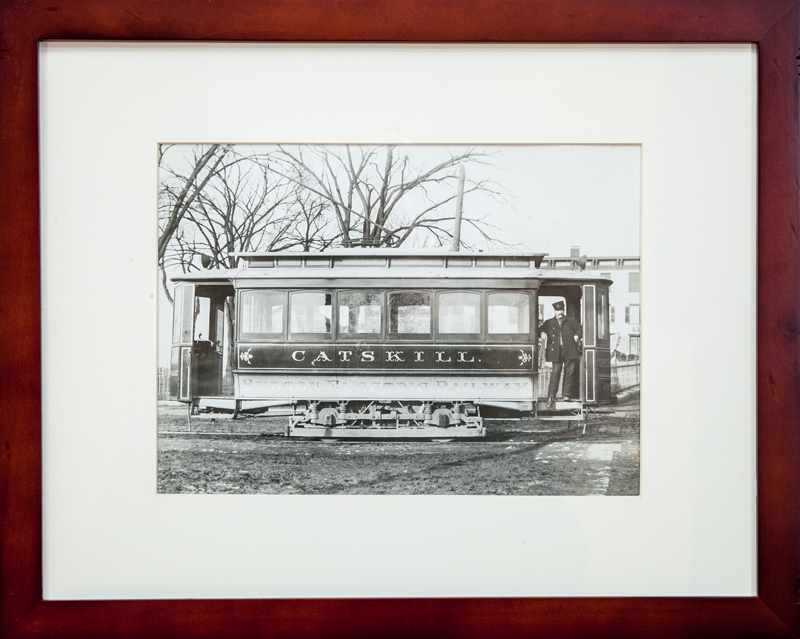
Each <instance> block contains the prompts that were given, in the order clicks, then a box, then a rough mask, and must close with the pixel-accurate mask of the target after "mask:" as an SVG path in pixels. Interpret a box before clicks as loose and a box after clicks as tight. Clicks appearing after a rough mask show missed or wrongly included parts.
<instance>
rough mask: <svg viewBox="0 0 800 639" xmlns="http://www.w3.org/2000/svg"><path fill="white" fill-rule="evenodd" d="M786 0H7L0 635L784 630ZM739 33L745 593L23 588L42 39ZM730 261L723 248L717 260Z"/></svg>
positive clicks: (793, 225) (517, 38) (37, 571)
mask: <svg viewBox="0 0 800 639" xmlns="http://www.w3.org/2000/svg"><path fill="white" fill-rule="evenodd" d="M798 4H799V2H798V0H774V1H771V2H764V1H762V0H729V1H728V2H726V3H720V2H718V1H716V0H701V1H694V0H652V1H648V0H627V1H626V0H623V1H622V2H620V1H619V0H531V1H530V2H526V3H511V2H504V1H501V2H494V1H492V0H453V1H450V2H441V3H431V4H428V3H425V2H424V1H423V0H389V1H387V2H374V3H365V2H363V1H361V2H359V1H358V0H345V1H344V2H342V3H329V2H326V1H325V0H297V1H293V2H284V3H270V4H267V3H263V2H261V1H260V0H230V1H229V2H226V3H211V2H209V3H199V4H195V3H190V2H188V1H185V0H177V1H172V2H165V3H151V2H147V1H146V0H119V1H115V2H113V3H109V2H104V1H103V0H83V1H81V2H76V1H74V0H73V1H69V0H53V1H51V2H45V1H44V0H29V1H25V2H23V1H22V0H9V2H6V3H5V4H4V5H3V7H2V8H0V21H1V22H2V24H3V28H2V35H0V39H2V42H1V43H0V95H2V101H3V103H2V108H0V130H2V131H3V135H2V137H0V167H2V173H0V174H2V175H3V180H2V182H1V183H0V193H2V199H0V202H2V208H0V210H2V211H3V215H4V220H3V221H4V224H2V226H1V227H0V228H1V229H2V230H0V233H2V247H3V251H2V256H1V257H0V260H2V272H3V278H2V281H1V282H0V287H2V288H0V299H2V300H3V320H4V329H5V330H4V332H3V334H4V338H5V340H4V341H5V358H4V359H5V362H6V366H5V369H4V372H3V375H2V380H0V384H2V387H1V388H2V391H1V392H0V402H2V408H3V409H4V410H3V413H2V414H3V416H4V418H3V450H2V454H3V463H2V464H0V535H1V537H0V562H1V563H0V582H2V594H1V595H0V597H1V601H0V605H1V606H2V623H3V631H2V632H3V634H4V635H5V636H10V637H34V636H35V637H46V636H59V637H104V636H113V637H137V636H159V637H193V638H197V637H211V636H236V637H246V636H263V635H268V636H291V637H302V636H315V637H320V636H347V637H360V636H364V637H374V636H398V637H399V636H437V637H438V636H453V637H485V636H530V635H540V634H547V635H548V636H564V637H578V636H586V635H587V633H590V634H591V635H592V636H609V637H611V636H614V637H641V636H649V637H676V636H682V637H695V636H696V637H700V636H709V635H713V636H717V637H764V636H769V637H781V636H785V637H791V636H796V635H797V633H798V632H800V622H799V621H798V605H797V583H798V574H800V573H799V569H800V561H799V558H800V552H799V550H800V526H798V508H799V507H800V505H799V503H800V489H799V488H800V487H799V486H798V484H799V483H800V481H799V475H800V474H799V473H798V470H797V469H798V468H799V467H800V463H799V462H800V454H799V453H800V445H799V444H800V431H798V428H797V424H798V423H799V422H800V419H799V418H800V398H799V397H798V393H797V388H798V387H800V379H798V377H800V370H799V368H798V364H797V362H798V338H799V337H800V324H799V322H798V315H800V300H798V297H799V296H800V290H799V289H800V287H799V286H798V282H800V251H798V248H799V246H798V245H799V244H800V239H799V233H800V229H798V224H799V223H800V222H799V221H798V188H797V176H798V169H800V161H799V160H798V129H800V125H799V124H798V92H797V87H798V78H797V64H796V60H795V56H796V55H797V53H798V48H799V42H800V39H799V37H798V28H799V21H798V17H799V11H798ZM52 39H85V40H122V41H125V40H148V41H153V40H171V41H243V42H244V41H273V42H291V41H300V42H310V41H317V42H336V41H348V42H358V41H363V42H464V43H467V42H470V43H477V42H494V43H502V42H514V43H522V42H538V43H545V42H559V43H565V42H579V43H585V42H592V43H596V42H610V43H620V42H630V43H634V42H702V43H713V42H755V43H757V45H758V50H759V74H758V110H759V113H758V136H759V139H758V225H757V227H758V277H757V281H758V309H757V310H758V355H757V359H758V382H757V383H758V428H757V440H758V454H757V463H758V524H757V530H758V596H757V597H744V598H719V597H710V598H699V597H679V598H650V597H648V598H622V597H613V598H559V597H553V598H504V599H501V598H486V599H452V598H446V599H324V600H180V601H163V600H161V601H71V602H67V601H43V600H42V550H41V549H42V509H41V506H42V494H41V487H42V476H41V474H42V469H41V460H42V451H41V446H42V437H41V411H42V406H41V343H40V336H41V302H40V293H41V288H40V245H39V229H40V222H39V197H40V193H39V138H38V57H37V53H38V52H37V46H38V42H39V41H41V40H52ZM726 258H728V259H736V258H737V256H726Z"/></svg>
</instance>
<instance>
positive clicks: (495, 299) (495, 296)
mask: <svg viewBox="0 0 800 639" xmlns="http://www.w3.org/2000/svg"><path fill="white" fill-rule="evenodd" d="M486 308H487V311H488V327H489V334H490V335H520V336H527V335H530V332H531V297H530V295H528V293H489V294H487V296H486Z"/></svg>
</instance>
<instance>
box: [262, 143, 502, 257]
mask: <svg viewBox="0 0 800 639" xmlns="http://www.w3.org/2000/svg"><path fill="white" fill-rule="evenodd" d="M431 157H432V158H433V159H431V160H429V161H423V162H421V163H419V164H417V163H416V162H415V161H414V160H412V157H411V156H410V155H409V154H408V153H406V152H404V151H403V149H402V147H397V146H379V147H367V146H359V145H346V146H340V147H334V146H321V145H313V146H297V147H290V146H279V147H278V150H277V152H271V153H269V154H267V155H264V156H263V157H262V160H263V161H264V162H269V164H270V167H271V171H273V172H275V173H278V174H279V175H281V176H282V177H284V178H285V179H287V180H289V181H291V182H293V183H294V184H296V185H297V187H298V189H300V190H302V191H304V192H306V193H307V194H313V195H314V196H316V197H317V198H320V199H321V201H324V202H325V203H327V204H328V207H329V212H330V214H331V215H332V217H333V221H334V224H335V228H336V230H337V240H338V241H339V242H340V243H341V244H342V246H345V247H353V246H372V247H398V246H401V245H403V244H406V243H409V240H411V239H412V238H415V239H416V240H417V241H418V242H420V243H423V244H427V243H428V242H430V241H433V243H434V244H436V245H439V246H441V245H444V244H446V243H448V242H449V241H450V240H451V239H452V237H453V230H454V229H453V219H454V215H453V213H454V211H453V209H452V208H450V209H448V205H450V206H451V207H452V206H453V204H454V202H455V199H456V194H457V188H456V187H457V182H458V167H459V166H461V165H465V164H466V165H470V164H472V165H475V164H486V163H489V162H490V161H491V154H489V153H485V152H480V151H478V150H476V149H475V148H474V147H468V148H466V149H464V150H460V151H459V152H456V153H453V152H446V153H445V154H444V155H443V156H442V157H438V158H436V157H434V154H433V153H432V154H431ZM476 191H482V192H484V193H488V194H491V195H493V196H496V197H502V194H501V193H500V191H499V189H498V188H497V187H496V185H495V184H493V183H491V182H489V181H487V180H479V181H473V180H468V181H467V184H466V185H465V189H464V194H465V196H467V195H468V194H470V193H473V192H476ZM464 223H465V224H468V225H471V226H472V227H473V228H475V229H477V230H478V232H479V233H480V234H481V235H482V236H483V238H484V239H487V240H489V241H490V242H493V241H494V240H492V238H491V234H490V231H491V225H489V224H488V223H487V222H486V220H485V218H484V217H475V216H469V215H466V216H465V217H464ZM462 245H464V246H468V245H467V244H465V243H463V242H462Z"/></svg>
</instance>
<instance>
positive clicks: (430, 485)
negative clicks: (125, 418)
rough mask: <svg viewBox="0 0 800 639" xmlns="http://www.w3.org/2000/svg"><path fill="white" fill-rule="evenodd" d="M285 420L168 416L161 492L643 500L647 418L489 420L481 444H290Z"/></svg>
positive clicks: (172, 411) (622, 414)
mask: <svg viewBox="0 0 800 639" xmlns="http://www.w3.org/2000/svg"><path fill="white" fill-rule="evenodd" d="M287 421H288V417H286V416H273V417H245V418H239V419H237V420H231V419H229V418H224V417H221V416H206V415H204V416H195V417H193V418H192V425H191V431H192V432H189V424H188V420H187V415H186V409H185V408H182V407H178V406H172V405H164V406H160V407H159V437H158V490H159V492H160V493H267V494H315V495H319V494H321V495H384V494H386V495H638V494H639V415H638V413H637V412H635V411H634V410H633V409H628V410H627V411H626V410H625V409H624V408H622V409H621V410H619V411H617V412H615V413H614V414H603V415H590V416H589V417H588V418H587V420H586V422H585V425H586V432H585V433H584V432H583V430H584V429H583V426H584V423H583V422H572V423H571V424H570V423H567V422H558V421H537V420H532V419H523V420H497V421H490V420H486V427H487V436H486V437H485V438H483V439H480V440H461V441H458V440H457V441H451V442H435V441H400V442H392V441H380V442H369V441H338V442H324V441H315V440H297V439H289V438H287V437H286V436H285V435H284V434H283V433H284V428H285V426H286V423H287Z"/></svg>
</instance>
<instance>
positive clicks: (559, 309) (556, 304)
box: [553, 302, 564, 311]
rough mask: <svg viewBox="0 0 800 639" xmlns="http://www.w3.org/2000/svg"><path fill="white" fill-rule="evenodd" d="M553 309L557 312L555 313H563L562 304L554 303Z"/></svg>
mask: <svg viewBox="0 0 800 639" xmlns="http://www.w3.org/2000/svg"><path fill="white" fill-rule="evenodd" d="M553 308H554V309H555V310H557V311H563V310H564V302H556V303H555V304H553Z"/></svg>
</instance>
